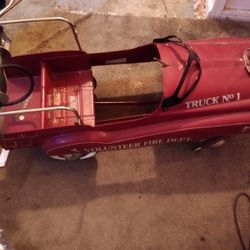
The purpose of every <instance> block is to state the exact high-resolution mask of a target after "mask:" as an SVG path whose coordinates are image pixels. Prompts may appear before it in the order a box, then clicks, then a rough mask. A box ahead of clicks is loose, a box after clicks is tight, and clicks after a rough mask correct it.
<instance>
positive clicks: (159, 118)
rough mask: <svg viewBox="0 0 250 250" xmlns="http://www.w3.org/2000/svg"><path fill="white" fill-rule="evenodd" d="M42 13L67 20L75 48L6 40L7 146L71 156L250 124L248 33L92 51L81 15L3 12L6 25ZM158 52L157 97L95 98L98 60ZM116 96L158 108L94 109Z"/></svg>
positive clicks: (2, 92) (202, 137)
mask: <svg viewBox="0 0 250 250" xmlns="http://www.w3.org/2000/svg"><path fill="white" fill-rule="evenodd" d="M16 2H20V1H10V5H9V6H7V8H6V9H5V10H4V11H2V12H1V13H0V16H1V15H3V14H4V13H6V12H7V11H8V10H9V9H10V8H11V7H13V5H15V4H16ZM42 21H47V22H50V21H63V22H66V23H67V24H69V25H70V28H71V30H72V34H73V35H74V38H75V40H76V44H77V46H78V50H71V51H54V52H48V53H37V54H28V55H21V56H14V57H12V56H11V54H10V52H9V51H8V50H7V49H6V48H5V47H4V46H3V45H2V47H1V48H0V55H1V64H0V106H1V111H0V117H1V134H0V144H1V146H2V148H4V149H5V150H11V149H16V148H24V147H34V146H41V147H42V149H43V150H44V151H45V153H46V154H47V155H49V156H50V157H52V158H56V159H64V160H65V159H66V160H67V159H69V160H70V159H71V160H72V159H85V158H89V157H92V156H94V155H95V153H96V152H99V151H108V150H119V149H130V148H137V147H143V146H151V145H156V144H160V143H173V142H181V143H182V142H192V141H193V142H199V143H198V146H197V147H196V148H195V150H197V151H198V150H200V149H202V148H203V147H207V146H211V145H213V146H219V145H221V144H223V142H224V139H225V138H226V137H228V136H230V135H232V134H236V133H247V132H249V131H250V115H249V108H250V90H249V89H250V88H249V87H250V38H217V39H207V40H195V41H187V42H185V43H184V42H183V41H182V40H181V39H179V38H178V37H176V36H168V37H165V38H159V39H155V40H154V41H153V42H152V43H150V44H146V45H143V46H140V47H137V48H133V49H128V50H121V51H111V52H105V53H86V52H85V51H83V50H82V48H81V45H80V42H79V40H78V36H77V33H76V30H75V27H74V25H73V24H72V23H70V22H69V21H68V20H66V19H63V18H60V17H54V18H38V19H23V20H11V21H1V22H0V25H1V26H5V25H11V24H12V25H13V24H15V23H24V22H42ZM2 44H4V42H3V39H2ZM155 61H157V62H158V63H159V64H158V65H159V67H161V72H162V96H161V98H160V99H159V100H153V101H152V100H151V101H150V100H132V101H131V100H128V101H126V100H125V101H124V100H123V101H119V100H118V101H99V100H98V98H96V96H95V94H94V92H95V87H96V85H98V83H96V80H95V78H94V76H93V75H92V70H91V69H92V67H94V66H101V65H102V66H104V65H115V64H143V63H146V62H155ZM97 88H98V86H97ZM118 105H131V106H132V107H135V108H136V107H137V106H141V105H145V106H147V105H154V107H155V108H154V110H153V111H152V112H149V113H147V112H146V113H141V114H136V115H128V116H126V117H124V116H122V117H115V118H112V119H106V120H105V119H104V120H98V119H96V114H95V109H96V107H97V106H98V108H99V109H102V107H104V106H105V107H107V106H109V107H110V110H111V109H115V108H116V106H118ZM103 110H106V111H107V110H108V109H107V108H106V109H103ZM107 112H108V111H107Z"/></svg>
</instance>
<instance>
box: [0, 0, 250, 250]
mask: <svg viewBox="0 0 250 250" xmlns="http://www.w3.org/2000/svg"><path fill="white" fill-rule="evenodd" d="M24 2H25V3H22V4H20V6H19V10H16V11H13V12H12V13H10V15H9V16H10V17H11V18H14V17H28V16H30V15H32V16H36V15H37V16H39V15H42V14H43V13H45V14H46V15H47V16H51V15H53V14H58V13H59V14H61V15H64V16H67V17H69V18H70V19H71V20H74V21H75V23H76V24H77V25H78V30H79V34H80V40H81V43H82V45H83V47H84V48H85V49H86V51H87V52H97V51H108V50H111V49H113V50H115V49H125V48H132V47H134V46H137V45H141V44H144V43H148V42H151V41H152V39H153V38H155V37H159V36H165V35H167V34H177V35H178V36H180V37H182V38H183V39H196V38H206V37H219V36H220V37H221V36H249V35H250V31H249V24H247V23H239V22H237V23H235V22H231V21H218V20H195V19H180V18H173V16H171V15H170V16H169V15H168V13H167V12H165V14H163V16H162V15H159V16H158V15H155V16H154V15H152V14H151V15H146V14H142V15H133V13H130V14H128V15H127V14H126V15H125V14H124V15H123V14H122V15H120V14H119V15H118V14H117V15H111V14H109V13H100V11H99V10H98V13H95V12H94V13H92V14H87V15H79V14H74V13H72V12H71V13H69V12H68V11H67V10H66V9H65V8H66V7H65V6H63V5H62V4H65V1H57V4H54V2H53V3H52V1H44V4H43V6H40V5H39V1H24ZM72 2H73V3H74V1H72ZM96 2H98V1H96ZM113 2H114V4H115V1H113ZM120 2H122V1H120ZM124 2H125V1H124ZM136 2H140V1H136ZM147 2H152V3H155V1H149V0H148V1H147ZM45 3H47V4H45ZM116 3H117V4H119V1H117V2H116ZM172 3H173V1H172ZM59 4H61V6H56V5H59ZM28 6H29V8H30V11H27V8H28ZM59 7H60V8H59ZM104 7H105V6H104ZM104 7H103V8H104ZM108 7H109V5H107V4H106V7H105V8H107V9H108ZM142 7H143V6H142ZM163 7H164V6H163ZM163 7H162V5H161V8H163ZM105 8H104V9H105ZM147 8H148V7H147ZM21 9H23V10H21ZM114 9H119V8H118V6H115V8H114ZM45 10H46V11H45ZM105 11H106V9H105ZM111 11H112V10H110V12H111ZM141 11H142V12H143V10H141ZM147 11H148V10H147V9H146V10H145V13H147ZM161 11H163V10H159V12H158V13H161ZM84 12H85V10H84ZM156 12H157V11H156ZM156 12H155V13H156ZM163 12H164V11H163ZM164 15H166V17H164ZM177 16H178V15H177ZM5 18H7V17H5ZM35 27H36V28H35ZM35 27H34V26H31V25H24V26H22V29H20V28H16V29H15V28H12V29H9V31H10V33H12V36H11V37H12V38H13V44H15V47H12V53H13V54H23V53H27V52H34V51H45V50H54V49H70V48H72V44H73V40H72V38H71V36H70V33H69V32H68V30H67V29H65V27H64V26H61V25H57V24H55V25H49V26H48V25H39V26H35ZM26 32H27V33H26ZM32 32H33V33H32ZM27 34H28V36H27ZM26 36H27V37H26ZM25 38H27V39H26V40H25ZM73 46H74V45H73ZM74 48H75V47H74ZM138 74H139V75H140V77H138V76H137V78H138V79H141V80H143V77H145V75H144V74H143V72H141V73H138ZM105 77H106V79H109V77H111V73H109V72H106V73H105ZM112 77H113V76H112ZM98 87H100V88H104V87H102V84H100V85H98ZM136 87H137V84H135V88H136ZM149 89H150V85H147V87H146V91H148V90H149ZM125 94H126V92H124V95H125ZM249 148H250V142H249V138H248V137H243V136H238V137H234V138H232V139H230V140H229V141H228V143H227V144H226V145H225V146H224V147H223V148H221V149H218V150H211V149H210V150H204V151H202V152H200V153H194V152H192V151H191V150H190V145H181V144H179V145H159V146H155V147H148V148H141V149H134V150H124V151H117V152H105V153H99V154H98V155H97V156H96V158H95V159H90V160H86V161H80V162H60V161H55V160H51V159H48V158H47V157H46V156H45V155H44V154H43V152H42V151H41V150H40V149H39V148H35V149H23V150H16V151H13V152H12V153H11V154H10V158H9V160H8V164H7V166H6V168H4V169H1V170H0V228H3V229H4V230H5V233H6V238H7V239H8V240H9V241H10V243H11V245H12V246H13V247H14V248H15V249H16V250H31V249H32V250H38V249H53V250H54V249H55V250H56V249H60V250H64V249H77V250H78V249H138V250H139V249H147V250H149V249H152V250H154V249H157V250H158V249H170V250H172V249H187V250H197V249H213V250H214V249H215V250H220V249H241V248H240V245H239V242H238V238H237V235H236V230H235V226H234V223H233V215H232V204H233V199H234V197H235V195H236V194H237V193H239V192H241V191H246V192H248V193H250V165H249V162H250V151H249ZM241 208H242V210H241V212H242V216H241V226H242V228H243V231H244V236H245V238H246V239H247V236H248V235H249V228H250V217H249V216H250V215H249V208H246V206H245V205H244V204H242V207H241Z"/></svg>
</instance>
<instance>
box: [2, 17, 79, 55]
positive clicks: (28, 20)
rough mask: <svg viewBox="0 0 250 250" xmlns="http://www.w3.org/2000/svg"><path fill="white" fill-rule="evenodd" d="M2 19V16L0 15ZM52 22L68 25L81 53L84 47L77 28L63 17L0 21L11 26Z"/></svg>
mask: <svg viewBox="0 0 250 250" xmlns="http://www.w3.org/2000/svg"><path fill="white" fill-rule="evenodd" d="M0 17H1V14H0ZM52 21H61V22H64V23H67V24H68V25H69V27H70V29H71V31H72V33H73V37H74V39H75V42H76V45H77V47H78V49H79V50H80V51H82V47H81V44H80V41H79V38H78V34H77V30H76V26H75V25H74V24H73V23H72V22H70V21H69V20H67V19H66V18H63V17H41V18H28V19H19V20H10V21H0V25H10V24H20V23H35V22H52Z"/></svg>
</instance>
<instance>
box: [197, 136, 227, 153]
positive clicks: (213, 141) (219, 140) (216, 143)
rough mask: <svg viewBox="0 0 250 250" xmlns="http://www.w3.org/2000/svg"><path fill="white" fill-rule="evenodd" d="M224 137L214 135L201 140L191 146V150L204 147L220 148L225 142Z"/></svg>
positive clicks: (198, 149) (199, 149)
mask: <svg viewBox="0 0 250 250" xmlns="http://www.w3.org/2000/svg"><path fill="white" fill-rule="evenodd" d="M225 142H226V141H225V138H224V137H223V136H221V137H214V138H208V139H205V140H203V141H201V142H200V143H199V144H198V145H196V146H195V147H194V148H193V151H195V152H199V151H201V150H202V149H204V148H220V147H222V146H223V145H224V144H225Z"/></svg>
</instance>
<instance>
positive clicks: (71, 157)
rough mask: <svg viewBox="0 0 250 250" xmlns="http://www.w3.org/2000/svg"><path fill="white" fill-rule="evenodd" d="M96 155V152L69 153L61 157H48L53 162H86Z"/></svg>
mask: <svg viewBox="0 0 250 250" xmlns="http://www.w3.org/2000/svg"><path fill="white" fill-rule="evenodd" d="M95 155H96V152H90V153H86V154H83V153H69V154H63V155H49V157H50V158H52V159H55V160H63V161H76V160H86V159H89V158H92V157H94V156H95Z"/></svg>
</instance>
